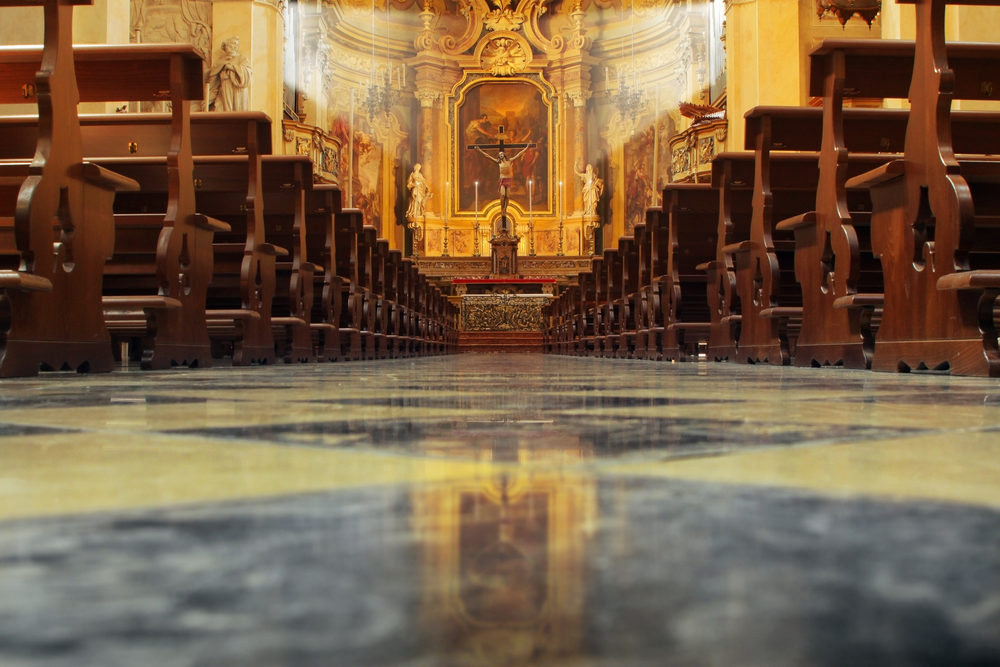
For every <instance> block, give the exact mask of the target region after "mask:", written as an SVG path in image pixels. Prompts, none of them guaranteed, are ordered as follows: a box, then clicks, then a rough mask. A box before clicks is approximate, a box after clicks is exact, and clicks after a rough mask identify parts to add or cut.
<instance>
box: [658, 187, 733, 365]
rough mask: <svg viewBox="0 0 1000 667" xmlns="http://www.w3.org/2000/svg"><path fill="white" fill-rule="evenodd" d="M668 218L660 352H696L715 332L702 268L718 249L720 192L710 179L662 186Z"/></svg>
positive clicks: (675, 356)
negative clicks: (712, 330)
mask: <svg viewBox="0 0 1000 667" xmlns="http://www.w3.org/2000/svg"><path fill="white" fill-rule="evenodd" d="M663 208H664V210H665V213H666V218H667V225H668V228H667V230H666V231H667V239H666V241H667V243H666V244H665V249H666V257H665V262H664V264H665V267H664V271H663V274H662V275H661V276H660V277H659V279H658V282H659V283H660V287H659V290H658V291H659V294H660V299H659V306H660V309H661V315H660V319H661V321H662V322H664V331H663V334H662V340H661V356H662V358H664V359H672V360H677V361H686V360H687V359H690V358H692V357H696V356H697V355H698V353H699V344H700V343H705V346H706V348H707V342H708V336H709V333H710V331H711V323H712V317H711V312H710V306H709V302H708V292H707V289H706V282H705V279H706V275H705V271H704V270H699V267H702V266H703V265H704V264H705V263H706V262H709V261H712V259H713V257H714V256H715V253H716V249H717V248H718V232H719V230H718V220H719V191H718V190H716V189H715V188H713V187H711V185H709V184H694V183H676V184H672V185H668V186H667V187H666V188H664V190H663Z"/></svg>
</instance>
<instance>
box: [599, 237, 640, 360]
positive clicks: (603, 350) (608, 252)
mask: <svg viewBox="0 0 1000 667" xmlns="http://www.w3.org/2000/svg"><path fill="white" fill-rule="evenodd" d="M623 242H624V245H625V246H626V247H629V246H631V245H632V237H630V236H623V237H621V238H619V239H618V243H619V248H606V249H605V250H604V272H603V274H602V276H601V280H602V282H603V285H604V289H603V292H602V298H601V325H602V326H601V334H600V336H599V337H598V338H599V340H600V353H599V354H598V356H601V357H614V356H616V355H617V352H618V348H619V346H620V344H621V331H622V316H623V315H624V313H623V307H624V290H623V282H622V263H623V262H622V254H623V253H622V251H621V249H620V248H621V246H622V245H623Z"/></svg>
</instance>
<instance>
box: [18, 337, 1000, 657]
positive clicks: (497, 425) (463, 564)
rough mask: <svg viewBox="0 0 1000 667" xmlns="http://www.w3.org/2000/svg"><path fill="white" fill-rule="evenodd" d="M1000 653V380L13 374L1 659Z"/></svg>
mask: <svg viewBox="0 0 1000 667" xmlns="http://www.w3.org/2000/svg"><path fill="white" fill-rule="evenodd" d="M996 664H1000V384H998V383H997V381H996V380H982V379H974V378H953V377H948V376H940V375H887V374H873V373H866V372H856V371H847V370H834V369H823V370H812V369H795V368H770V367H760V366H736V365H729V364H701V363H688V364H664V363H655V362H643V361H624V360H600V359H577V358H561V357H550V356H540V355H527V354H525V355H517V354H512V355H502V354H494V355H488V354H482V355H474V354H467V355H458V356H453V357H447V358H433V359H418V360H393V361H378V362H370V363H356V364H329V365H310V366H280V367H270V368H251V369H235V368H217V369H205V370H197V371H187V370H177V371H170V372H155V373H145V372H141V371H137V370H126V371H122V372H116V373H113V374H110V375H90V376H75V375H70V374H50V375H46V376H44V377H41V378H38V379H22V380H3V381H0V665H3V666H4V667H8V666H22V665H32V666H35V665H46V666H49V665H67V666H69V665H72V666H74V667H75V666H80V665H98V666H101V667H104V666H117V665H126V666H130V667H131V666H134V665H157V666H172V665H199V666H201V665H204V666H210V665H211V666H216V665H294V666H298V665H362V666H378V665H406V666H424V665H426V666H437V665H566V666H572V667H576V666H585V665H596V666H601V667H604V666H631V665H637V666H645V665H650V666H652V665H720V666H721V665H724V666H731V665H762V666H763V665H767V666H781V665H831V666H832V665H838V666H840V665H996Z"/></svg>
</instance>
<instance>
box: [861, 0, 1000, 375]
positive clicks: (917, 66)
mask: <svg viewBox="0 0 1000 667" xmlns="http://www.w3.org/2000/svg"><path fill="white" fill-rule="evenodd" d="M905 2H906V4H915V5H916V18H917V21H916V28H917V40H916V46H915V61H914V66H913V76H912V79H911V81H910V86H909V98H910V116H909V122H908V124H907V131H906V140H905V148H904V157H903V159H901V160H897V161H893V162H890V163H888V164H886V165H884V166H883V167H881V168H879V169H877V170H873V171H872V172H869V173H867V174H864V175H862V176H859V177H857V178H855V179H852V180H851V181H848V186H856V187H868V188H870V192H871V197H872V203H873V212H872V247H873V249H874V251H875V253H876V255H877V256H878V257H879V258H880V259H881V262H882V268H883V272H884V276H885V299H884V308H883V313H882V321H881V325H880V328H879V331H878V336H877V338H876V341H875V352H874V358H873V360H872V368H873V369H875V370H882V371H909V370H922V369H932V370H939V371H944V370H947V371H950V372H952V373H955V374H963V375H989V376H997V375H1000V353H998V349H997V347H998V345H997V333H998V332H997V326H996V323H995V317H994V314H993V313H994V307H995V304H996V300H997V297H998V295H1000V261H998V258H1000V242H998V240H997V238H996V236H997V234H996V229H997V227H998V226H1000V225H998V222H997V221H998V220H1000V205H998V202H997V198H996V184H997V183H998V182H1000V168H998V164H997V162H996V161H995V159H993V158H990V157H985V156H983V155H982V154H987V153H992V154H995V153H997V152H1000V147H997V146H995V145H994V144H995V143H996V141H995V138H996V136H997V133H996V132H995V130H992V127H996V125H995V124H994V125H986V124H984V125H983V126H982V128H983V130H982V132H981V137H980V141H979V150H978V151H977V152H978V153H980V154H981V155H980V156H979V157H974V156H968V157H966V156H961V157H957V156H956V154H955V146H954V145H953V143H952V139H953V136H952V134H953V131H954V127H953V123H952V113H951V110H950V107H951V102H952V100H956V99H972V100H978V99H991V98H992V96H993V94H994V90H993V86H992V84H991V82H992V81H993V80H994V78H995V72H996V67H997V64H998V62H1000V45H996V44H970V45H964V46H962V47H960V45H948V46H947V47H946V45H945V41H944V30H945V26H944V16H945V8H946V5H947V4H949V3H948V2H946V1H945V0H921V1H919V2H915V1H914V0H905ZM952 4H955V3H952ZM962 4H978V5H994V6H1000V2H998V1H997V0H990V1H987V0H979V1H975V2H974V1H966V2H963V3H962ZM959 48H963V49H964V52H963V53H964V56H965V57H964V58H958V57H957V56H956V55H955V54H956V51H957V50H958V49H959ZM983 122H984V123H989V122H991V121H990V120H989V119H988V117H984V118H983Z"/></svg>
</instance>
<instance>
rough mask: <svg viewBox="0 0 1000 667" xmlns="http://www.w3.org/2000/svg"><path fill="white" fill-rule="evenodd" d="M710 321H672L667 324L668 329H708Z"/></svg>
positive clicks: (710, 324)
mask: <svg viewBox="0 0 1000 667" xmlns="http://www.w3.org/2000/svg"><path fill="white" fill-rule="evenodd" d="M711 328H712V323H711V322H674V323H673V324H670V325H668V326H667V329H668V330H669V331H710V330H711Z"/></svg>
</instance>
